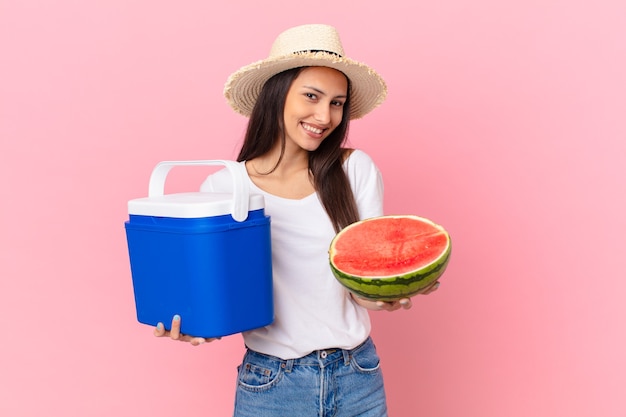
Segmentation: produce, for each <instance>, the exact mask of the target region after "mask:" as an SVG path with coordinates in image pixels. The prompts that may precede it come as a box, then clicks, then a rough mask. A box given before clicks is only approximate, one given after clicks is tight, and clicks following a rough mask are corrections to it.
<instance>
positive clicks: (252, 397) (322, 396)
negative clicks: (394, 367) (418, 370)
mask: <svg viewBox="0 0 626 417" xmlns="http://www.w3.org/2000/svg"><path fill="white" fill-rule="evenodd" d="M234 416H235V417H283V416H284V417H330V416H332V417H357V416H358V417H387V403H386V399H385V390H384V387H383V376H382V372H381V369H380V361H379V358H378V355H377V353H376V347H375V346H374V343H373V342H372V340H371V339H370V338H368V339H367V340H366V341H365V342H363V343H362V344H361V345H360V346H358V347H356V348H354V349H352V350H343V349H326V350H318V351H315V352H313V353H311V354H309V355H307V356H304V357H302V358H298V359H289V360H283V359H280V358H277V357H274V356H269V355H265V354H262V353H258V352H255V351H252V350H249V349H248V350H247V352H246V354H245V356H244V359H243V363H242V364H241V365H240V366H239V368H238V383H237V392H236V396H235V414H234Z"/></svg>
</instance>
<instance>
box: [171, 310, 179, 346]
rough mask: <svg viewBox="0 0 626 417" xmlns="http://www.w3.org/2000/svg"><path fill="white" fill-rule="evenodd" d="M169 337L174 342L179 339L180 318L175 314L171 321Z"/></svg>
mask: <svg viewBox="0 0 626 417" xmlns="http://www.w3.org/2000/svg"><path fill="white" fill-rule="evenodd" d="M170 337H171V338H172V339H174V340H178V339H179V338H180V316H179V315H178V314H176V315H175V316H174V318H173V319H172V329H171V330H170Z"/></svg>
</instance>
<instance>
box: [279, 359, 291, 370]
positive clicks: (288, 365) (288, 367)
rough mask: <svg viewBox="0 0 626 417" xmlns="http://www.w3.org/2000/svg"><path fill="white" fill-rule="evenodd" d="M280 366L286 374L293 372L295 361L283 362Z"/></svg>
mask: <svg viewBox="0 0 626 417" xmlns="http://www.w3.org/2000/svg"><path fill="white" fill-rule="evenodd" d="M280 366H281V367H282V368H283V369H284V371H285V372H291V369H292V368H293V359H288V360H286V361H283V363H282V364H281V365H280Z"/></svg>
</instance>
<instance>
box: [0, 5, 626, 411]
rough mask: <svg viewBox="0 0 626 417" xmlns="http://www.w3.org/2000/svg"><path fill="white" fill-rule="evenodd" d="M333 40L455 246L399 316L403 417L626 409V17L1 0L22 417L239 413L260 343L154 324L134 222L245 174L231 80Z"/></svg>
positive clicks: (8, 322)
mask: <svg viewBox="0 0 626 417" xmlns="http://www.w3.org/2000/svg"><path fill="white" fill-rule="evenodd" d="M221 3H224V4H223V5H220V6H217V5H214V4H221ZM271 3H276V5H275V6H276V10H273V7H272V6H270V4H271ZM512 4H513V5H512ZM587 4H593V6H587ZM270 10H272V11H270ZM311 22H326V23H330V24H333V25H335V26H337V27H338V28H339V29H340V31H341V33H342V35H343V41H344V44H345V47H346V49H347V51H348V54H349V55H352V56H354V57H355V58H358V59H361V60H363V61H365V62H367V63H370V64H371V65H373V66H374V67H375V68H377V69H378V70H379V71H380V72H381V73H382V74H383V75H384V76H385V78H386V79H387V81H388V83H389V88H390V94H389V98H388V101H387V102H386V103H385V104H384V105H383V107H381V108H380V109H378V110H377V111H375V112H374V113H372V115H371V116H370V117H369V118H366V119H364V120H361V121H358V122H355V123H354V124H353V128H352V131H351V139H352V143H353V145H354V146H357V147H361V148H363V149H365V150H366V151H368V152H370V153H371V154H372V156H374V158H375V159H376V160H377V161H378V163H379V165H380V167H381V169H382V170H383V171H384V174H385V178H386V183H387V191H388V193H387V199H388V200H387V211H388V212H389V213H414V214H420V215H423V216H427V217H431V218H433V219H434V220H436V221H438V222H440V223H441V224H443V225H445V226H447V228H448V229H449V230H450V232H451V234H452V236H453V239H454V244H455V247H454V254H453V260H452V263H451V266H450V268H449V272H448V273H447V274H446V276H445V277H444V279H443V280H442V287H441V289H440V291H439V292H437V293H436V294H434V295H432V296H429V297H422V298H419V299H416V301H415V307H414V308H413V309H412V310H410V311H407V312H398V313H394V314H387V313H376V314H373V316H374V321H375V330H374V335H375V337H376V340H377V343H378V346H379V350H380V351H381V354H382V355H383V361H384V366H385V372H386V380H387V384H388V390H389V399H390V407H391V415H392V416H394V417H402V416H406V417H413V416H437V417H438V416H441V417H452V416H472V417H473V416H476V417H478V416H480V417H502V416H506V417H518V416H519V417H521V416H524V417H525V416H552V415H568V416H572V417H577V416H579V417H583V416H585V417H587V416H603V417H618V416H619V417H622V416H624V415H626V399H625V397H624V387H625V386H626V359H625V358H626V355H624V352H626V326H625V317H626V307H624V306H625V304H624V301H623V299H624V294H625V293H626V283H625V282H626V280H625V279H624V278H625V273H624V271H625V270H626V265H625V263H626V261H625V259H626V255H625V254H624V252H625V249H626V220H624V219H625V217H624V214H623V213H624V212H626V191H625V190H626V187H625V186H624V180H625V178H626V122H625V119H626V118H625V116H624V115H625V114H626V98H625V97H626V76H625V75H624V74H626V58H625V57H626V47H625V45H626V42H625V39H626V3H624V2H623V1H621V0H615V1H609V0H598V1H595V2H589V1H582V0H579V1H576V0H574V1H556V0H555V1H524V2H522V1H518V2H510V1H509V2H507V1H505V2H503V1H495V0H478V1H472V2H470V1H464V0H443V1H437V2H409V1H404V0H403V1H400V0H390V1H385V2H382V3H381V2H377V1H371V0H359V1H344V2H337V1H334V0H320V1H318V2H313V3H310V4H309V3H307V4H304V3H301V2H278V1H275V2H259V1H250V0H240V1H232V2H219V3H218V2H208V1H198V0H196V1H184V2H172V1H162V0H157V1H154V0H151V1H147V0H137V1H127V0H107V1H90V2H75V1H69V0H59V1H55V2H51V1H45V0H44V1H42V0H37V1H34V0H21V1H9V0H0V155H2V159H3V162H2V164H0V190H1V192H2V195H3V197H2V200H1V203H0V214H1V215H0V231H1V234H0V242H1V245H2V248H1V249H2V250H0V316H1V317H2V318H3V319H2V324H3V325H2V329H1V330H0V334H1V335H2V336H1V341H2V344H1V348H0V349H1V353H2V354H1V355H0V369H1V372H0V384H1V387H0V415H3V416H11V417H13V416H29V417H30V416H94V417H97V416H109V415H120V416H130V415H151V416H170V415H182V414H188V413H193V414H196V415H207V416H227V415H229V414H230V410H231V404H232V394H233V387H234V378H235V367H236V365H237V364H238V361H239V357H240V355H241V352H242V346H241V339H240V337H239V336H233V337H227V338H225V339H223V340H222V341H221V342H219V343H214V344H211V345H207V346H202V347H200V348H192V347H190V346H186V345H182V344H177V343H171V342H169V341H167V340H156V339H154V338H152V336H151V331H150V329H149V328H148V327H146V326H142V325H139V324H138V323H137V322H136V321H135V317H134V306H133V299H132V287H131V281H130V275H129V266H128V259H127V253H126V242H125V235H124V228H123V222H124V220H126V218H127V212H126V202H127V201H128V200H129V199H132V198H136V197H142V196H144V195H145V194H146V191H147V190H146V188H147V179H148V175H149V173H150V170H151V169H152V167H153V166H154V164H155V163H156V162H158V161H160V160H164V159H202V158H233V157H234V155H235V149H236V148H237V144H238V141H239V139H240V138H241V135H242V131H243V128H244V123H245V120H244V119H243V118H241V117H239V116H237V115H235V114H234V113H233V112H232V111H231V110H230V108H229V107H228V106H227V105H226V104H225V101H224V100H223V98H222V96H221V89H222V85H223V82H224V81H225V79H226V77H227V76H228V74H229V73H230V72H231V71H233V70H234V69H236V68H237V67H238V66H240V65H243V64H246V63H248V62H250V61H252V60H254V59H259V58H262V57H263V56H265V54H266V52H267V50H268V48H269V44H270V43H271V41H272V39H273V38H274V36H275V35H276V34H277V32H278V31H280V30H282V29H284V28H286V27H289V26H293V25H295V24H300V23H311ZM186 175H187V174H183V173H180V177H178V178H179V180H178V182H179V183H180V184H179V186H180V187H187V189H193V188H195V186H196V185H195V182H194V181H196V178H195V177H194V178H191V177H189V178H187V177H186ZM202 175H204V174H203V173H202ZM192 179H193V181H191V180H192ZM185 182H188V184H184V183H185ZM600 245H604V246H600Z"/></svg>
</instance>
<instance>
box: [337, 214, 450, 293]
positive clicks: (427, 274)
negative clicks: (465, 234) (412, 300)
mask: <svg viewBox="0 0 626 417" xmlns="http://www.w3.org/2000/svg"><path fill="white" fill-rule="evenodd" d="M408 217H414V216H408ZM442 231H443V230H442ZM444 233H445V234H446V239H447V242H448V245H447V247H446V250H445V251H444V252H443V253H442V254H441V255H440V256H439V257H438V258H437V259H436V260H434V261H433V262H432V263H430V264H429V265H427V266H425V267H423V268H420V269H419V270H417V271H414V272H408V273H406V274H404V275H399V276H390V277H361V276H355V275H350V274H346V273H345V272H342V271H341V270H339V269H338V268H336V267H335V265H333V262H332V260H331V262H330V268H331V271H332V273H333V275H334V276H335V278H336V279H337V280H338V281H339V282H340V283H341V284H342V285H343V286H344V287H346V288H347V289H348V290H350V291H351V292H353V293H355V294H356V295H358V296H359V297H362V298H365V299H369V300H380V301H395V300H399V299H401V298H408V297H412V296H414V295H417V294H418V293H419V292H420V291H421V290H423V289H424V288H426V287H428V286H429V285H430V284H432V283H433V282H435V281H437V280H438V279H439V277H441V275H443V273H444V271H445V270H446V268H447V266H448V263H449V261H450V254H451V250H452V242H451V240H450V236H449V235H448V233H447V232H445V231H444Z"/></svg>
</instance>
